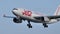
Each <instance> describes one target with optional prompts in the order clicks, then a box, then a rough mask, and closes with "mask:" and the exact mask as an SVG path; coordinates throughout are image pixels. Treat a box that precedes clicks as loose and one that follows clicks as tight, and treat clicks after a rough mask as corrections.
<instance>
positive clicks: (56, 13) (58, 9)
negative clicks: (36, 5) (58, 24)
mask: <svg viewBox="0 0 60 34" xmlns="http://www.w3.org/2000/svg"><path fill="white" fill-rule="evenodd" d="M54 15H56V16H57V15H60V5H59V6H58V8H57V10H56V12H55V13H54Z"/></svg>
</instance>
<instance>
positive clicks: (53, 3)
mask: <svg viewBox="0 0 60 34" xmlns="http://www.w3.org/2000/svg"><path fill="white" fill-rule="evenodd" d="M58 5H60V0H0V34H60V22H57V23H55V24H49V27H48V28H44V27H43V26H42V24H40V23H34V22H31V24H32V26H33V28H32V29H29V28H28V27H27V26H26V25H27V21H25V22H24V21H23V23H21V24H16V23H14V22H13V21H12V20H13V19H11V18H10V19H9V18H4V17H2V15H3V14H7V15H10V16H14V15H13V14H12V12H11V11H12V9H13V8H26V9H29V10H32V11H35V12H38V13H43V14H46V15H53V14H54V12H55V10H56V8H57V7H58Z"/></svg>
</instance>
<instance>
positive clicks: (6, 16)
mask: <svg viewBox="0 0 60 34" xmlns="http://www.w3.org/2000/svg"><path fill="white" fill-rule="evenodd" d="M3 17H6V18H15V17H13V16H6V15H5V14H4V15H3Z"/></svg>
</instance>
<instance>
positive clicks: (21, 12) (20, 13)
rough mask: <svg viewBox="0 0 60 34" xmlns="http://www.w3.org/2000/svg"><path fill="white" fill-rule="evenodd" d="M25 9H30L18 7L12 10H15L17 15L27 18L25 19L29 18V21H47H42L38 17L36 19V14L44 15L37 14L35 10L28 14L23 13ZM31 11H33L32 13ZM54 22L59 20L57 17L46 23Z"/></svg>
mask: <svg viewBox="0 0 60 34" xmlns="http://www.w3.org/2000/svg"><path fill="white" fill-rule="evenodd" d="M25 11H28V10H25V9H19V8H17V10H13V11H12V12H13V13H14V14H15V15H16V16H17V17H21V18H23V19H25V20H29V21H31V22H35V23H45V22H44V21H41V20H38V19H35V18H34V17H35V16H42V15H37V14H35V13H34V12H33V11H31V12H29V13H28V12H26V14H23V12H25ZM27 13H28V14H27ZM30 13H31V15H30ZM52 22H57V20H56V19H51V20H49V21H47V22H46V23H48V24H50V23H52Z"/></svg>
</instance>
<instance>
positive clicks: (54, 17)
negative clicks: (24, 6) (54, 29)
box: [34, 15, 60, 19]
mask: <svg viewBox="0 0 60 34" xmlns="http://www.w3.org/2000/svg"><path fill="white" fill-rule="evenodd" d="M44 17H47V18H49V19H57V18H60V15H59V16H40V17H39V16H36V17H34V18H37V19H39V18H44Z"/></svg>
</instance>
